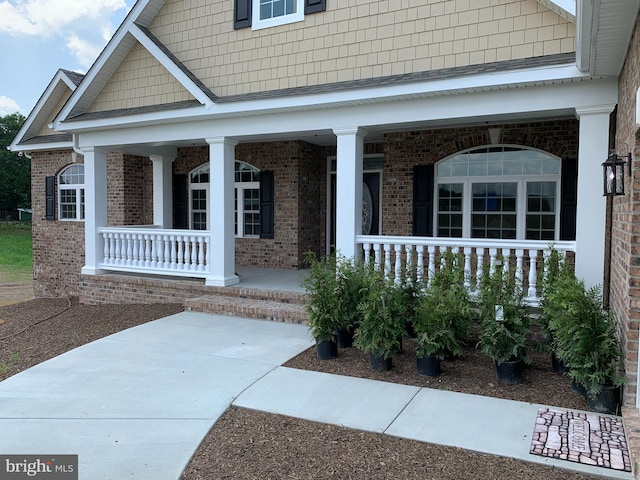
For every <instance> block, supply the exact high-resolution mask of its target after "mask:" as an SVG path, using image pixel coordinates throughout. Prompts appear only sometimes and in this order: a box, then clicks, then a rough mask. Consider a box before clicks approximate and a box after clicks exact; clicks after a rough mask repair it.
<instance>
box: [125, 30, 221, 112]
mask: <svg viewBox="0 0 640 480" xmlns="http://www.w3.org/2000/svg"><path fill="white" fill-rule="evenodd" d="M129 32H130V33H131V35H133V36H134V37H135V38H136V40H138V42H140V44H141V45H142V46H143V47H144V48H146V49H147V51H148V52H149V53H150V54H151V55H153V56H154V57H155V59H156V60H158V61H159V62H160V63H161V64H162V66H163V67H164V68H166V69H167V70H168V71H169V73H170V74H171V75H173V77H174V78H175V79H176V80H177V81H178V82H180V83H181V84H182V86H183V87H184V88H186V89H187V91H188V92H189V93H190V94H191V95H193V96H194V97H195V99H196V100H198V101H199V102H200V103H202V104H204V105H206V106H207V107H210V106H211V104H212V103H213V102H212V101H211V99H210V98H209V97H208V96H207V95H206V94H205V93H204V92H203V91H202V90H201V89H200V88H199V87H198V86H197V85H196V84H195V83H194V82H193V80H191V79H190V78H189V76H188V75H186V74H185V73H184V72H183V71H182V70H181V69H180V68H179V67H178V66H177V65H176V64H175V63H174V62H173V61H172V60H171V59H170V58H169V57H167V55H166V54H165V53H164V52H163V51H162V49H160V48H159V47H158V45H156V44H155V43H154V42H153V41H152V40H151V39H150V38H149V37H148V36H147V35H146V34H145V33H144V32H143V31H142V30H140V28H139V27H138V26H137V25H136V24H132V25H131V26H130V27H129Z"/></svg>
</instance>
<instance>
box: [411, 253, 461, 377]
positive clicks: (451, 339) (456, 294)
mask: <svg viewBox="0 0 640 480" xmlns="http://www.w3.org/2000/svg"><path fill="white" fill-rule="evenodd" d="M442 260H443V261H442V262H441V265H440V268H439V270H438V272H436V274H435V275H434V277H433V278H432V279H431V284H430V285H429V286H428V287H427V289H426V291H425V293H424V294H423V295H421V296H420V297H419V299H418V302H417V307H416V310H415V318H414V330H415V332H416V338H417V342H418V347H417V348H416V357H417V360H416V361H417V368H418V373H420V374H422V375H429V376H437V375H438V374H439V373H440V362H441V360H443V359H445V358H446V357H447V356H460V355H462V353H463V351H464V347H465V344H466V341H467V337H468V333H469V325H470V322H471V315H472V313H473V311H472V309H471V305H470V301H469V293H468V291H467V289H466V287H465V286H464V269H463V263H462V262H461V260H460V258H459V256H458V255H456V254H453V253H451V252H445V253H444V254H443V257H442Z"/></svg>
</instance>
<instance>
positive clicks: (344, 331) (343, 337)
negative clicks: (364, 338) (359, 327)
mask: <svg viewBox="0 0 640 480" xmlns="http://www.w3.org/2000/svg"><path fill="white" fill-rule="evenodd" d="M336 343H337V344H338V348H351V347H353V329H351V328H341V329H340V330H338V331H337V332H336Z"/></svg>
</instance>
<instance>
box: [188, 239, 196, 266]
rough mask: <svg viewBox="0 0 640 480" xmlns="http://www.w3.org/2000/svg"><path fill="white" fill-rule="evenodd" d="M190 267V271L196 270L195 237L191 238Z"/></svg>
mask: <svg viewBox="0 0 640 480" xmlns="http://www.w3.org/2000/svg"><path fill="white" fill-rule="evenodd" d="M190 240H191V265H189V266H190V270H197V269H198V246H197V244H196V237H195V236H193V235H192V236H191V239H190Z"/></svg>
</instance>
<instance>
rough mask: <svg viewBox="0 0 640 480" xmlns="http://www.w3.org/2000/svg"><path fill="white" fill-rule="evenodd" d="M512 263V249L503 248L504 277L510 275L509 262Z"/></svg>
mask: <svg viewBox="0 0 640 480" xmlns="http://www.w3.org/2000/svg"><path fill="white" fill-rule="evenodd" d="M510 263H511V249H509V248H503V249H502V275H503V278H508V275H509V264H510Z"/></svg>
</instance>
